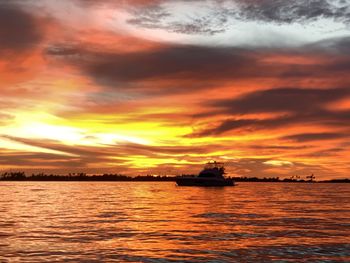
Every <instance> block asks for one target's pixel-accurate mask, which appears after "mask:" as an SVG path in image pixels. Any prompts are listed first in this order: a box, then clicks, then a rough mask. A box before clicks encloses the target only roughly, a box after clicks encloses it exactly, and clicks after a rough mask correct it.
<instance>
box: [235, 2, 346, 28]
mask: <svg viewBox="0 0 350 263" xmlns="http://www.w3.org/2000/svg"><path fill="white" fill-rule="evenodd" d="M237 2H238V3H239V4H240V7H241V12H240V15H241V16H242V17H243V18H245V19H248V20H260V21H264V22H273V23H293V22H310V20H316V19H322V18H331V19H334V20H338V21H342V22H344V23H349V22H350V18H349V15H350V8H349V1H348V0H331V1H327V0H299V1H286V0H252V1H242V0H239V1H237Z"/></svg>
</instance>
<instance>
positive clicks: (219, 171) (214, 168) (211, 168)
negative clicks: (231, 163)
mask: <svg viewBox="0 0 350 263" xmlns="http://www.w3.org/2000/svg"><path fill="white" fill-rule="evenodd" d="M224 174H225V167H224V163H220V162H215V161H214V162H208V163H207V164H206V165H205V167H204V169H203V170H202V171H201V172H200V173H199V175H198V177H216V178H223V177H224V176H223V175H224Z"/></svg>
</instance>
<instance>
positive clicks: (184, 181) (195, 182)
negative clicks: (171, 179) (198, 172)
mask: <svg viewBox="0 0 350 263" xmlns="http://www.w3.org/2000/svg"><path fill="white" fill-rule="evenodd" d="M176 184H177V185H178V186H203V187H209V186H234V185H235V183H234V181H233V180H232V179H217V178H200V177H177V178H176Z"/></svg>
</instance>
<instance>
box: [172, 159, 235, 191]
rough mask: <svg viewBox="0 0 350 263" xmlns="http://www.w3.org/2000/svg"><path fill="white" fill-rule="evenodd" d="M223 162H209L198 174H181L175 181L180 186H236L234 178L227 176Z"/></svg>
mask: <svg viewBox="0 0 350 263" xmlns="http://www.w3.org/2000/svg"><path fill="white" fill-rule="evenodd" d="M224 174H225V167H224V164H223V163H219V162H215V161H214V162H208V163H207V164H206V165H205V167H204V169H203V170H202V171H201V172H200V173H199V175H198V176H195V177H193V176H187V177H186V176H179V177H176V179H175V181H176V184H177V185H178V186H234V184H235V183H234V181H233V179H232V178H225V177H224Z"/></svg>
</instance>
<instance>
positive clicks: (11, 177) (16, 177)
mask: <svg viewBox="0 0 350 263" xmlns="http://www.w3.org/2000/svg"><path fill="white" fill-rule="evenodd" d="M183 176H194V175H183ZM175 178H176V177H175V176H152V175H146V176H141V175H139V176H135V177H131V176H125V175H119V174H103V175H86V174H84V173H77V174H75V173H74V174H68V175H55V174H42V173H41V174H32V175H30V176H26V174H25V173H24V172H6V173H3V174H0V181H30V182H35V181H40V182H175ZM229 178H232V179H233V180H234V181H235V182H269V183H271V182H275V183H350V179H332V180H321V181H315V180H298V179H288V178H285V179H280V178H278V177H271V178H258V177H229Z"/></svg>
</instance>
